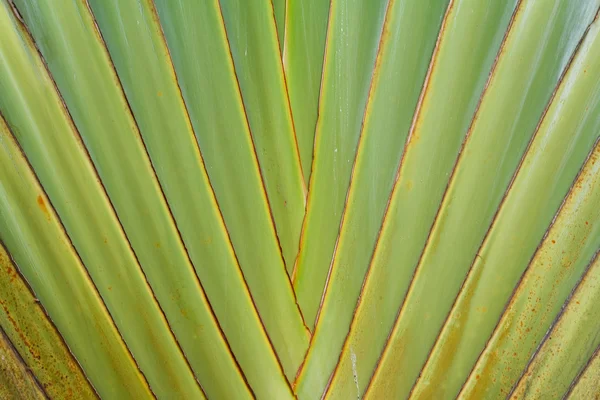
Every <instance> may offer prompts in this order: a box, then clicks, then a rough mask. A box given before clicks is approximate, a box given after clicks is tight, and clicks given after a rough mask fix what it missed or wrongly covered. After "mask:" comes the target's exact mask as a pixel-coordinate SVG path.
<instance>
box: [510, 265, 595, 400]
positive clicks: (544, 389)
mask: <svg viewBox="0 0 600 400" xmlns="http://www.w3.org/2000/svg"><path fill="white" fill-rule="evenodd" d="M599 286H600V258H598V256H597V254H596V261H594V262H593V264H592V265H591V266H590V267H589V270H588V271H586V272H585V274H584V276H583V279H582V281H581V283H579V284H578V286H577V289H576V290H575V292H574V294H573V295H572V297H570V298H569V300H568V304H567V306H566V308H565V309H564V310H563V311H561V314H560V316H559V319H558V321H557V322H555V323H554V324H553V327H552V330H551V331H550V332H548V333H546V335H545V336H544V341H543V343H542V345H541V347H540V349H539V350H536V353H535V356H534V358H533V360H532V361H530V363H529V365H528V367H527V370H526V371H525V373H524V374H523V376H522V377H521V378H520V380H519V383H518V385H517V386H516V387H515V389H514V391H513V393H512V395H511V396H510V397H511V399H554V398H563V397H564V395H565V394H566V392H567V390H568V389H569V385H570V384H571V382H573V380H574V379H575V378H576V377H577V376H578V375H579V374H580V373H581V372H582V371H581V370H582V368H583V367H584V366H585V365H586V362H587V360H589V359H590V357H592V356H593V354H594V351H595V350H596V348H597V347H598V345H600V334H599V333H600V308H599V307H598V302H599V300H600V298H599V297H600V290H598V289H599Z"/></svg>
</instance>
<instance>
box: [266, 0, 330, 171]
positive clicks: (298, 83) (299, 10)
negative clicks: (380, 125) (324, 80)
mask: <svg viewBox="0 0 600 400" xmlns="http://www.w3.org/2000/svg"><path fill="white" fill-rule="evenodd" d="M273 1H278V0H273ZM279 1H281V0H279ZM329 4H330V0H287V5H286V7H287V8H286V22H285V31H286V32H285V45H284V48H283V64H284V67H285V75H286V79H287V87H288V93H289V97H290V104H291V106H292V113H293V115H294V126H295V128H296V140H297V141H298V149H299V152H300V160H301V162H302V171H303V173H304V180H305V181H306V182H308V180H309V177H310V172H311V165H312V162H313V144H314V138H315V128H316V125H317V109H318V105H319V89H320V87H321V74H322V72H323V56H324V54H325V36H326V33H327V19H328V16H329Z"/></svg>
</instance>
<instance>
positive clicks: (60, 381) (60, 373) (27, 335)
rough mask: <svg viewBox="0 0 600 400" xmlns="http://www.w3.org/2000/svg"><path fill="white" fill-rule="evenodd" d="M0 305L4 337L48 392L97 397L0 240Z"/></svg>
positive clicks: (59, 395) (68, 396) (60, 395)
mask: <svg viewBox="0 0 600 400" xmlns="http://www.w3.org/2000/svg"><path fill="white" fill-rule="evenodd" d="M2 140H4V138H3V139H2ZM0 307H1V309H0V326H1V328H0V329H2V330H3V331H4V333H5V334H6V336H7V337H6V340H8V341H10V342H11V343H12V344H14V346H15V350H16V351H17V352H18V354H19V356H20V357H21V358H22V360H23V362H24V363H25V364H26V366H27V368H29V369H30V370H31V372H32V373H33V374H35V377H36V379H37V381H38V382H39V385H40V387H41V388H42V390H43V391H44V392H45V393H46V394H47V396H49V397H51V398H61V399H75V398H77V399H82V400H88V399H96V398H97V395H96V392H95V391H94V389H93V388H92V386H91V385H90V383H89V382H88V380H87V378H86V376H85V375H84V373H83V371H82V370H81V367H80V366H79V364H78V363H77V361H76V360H75V358H74V357H73V355H72V354H71V352H70V350H69V348H68V347H67V345H66V343H65V342H64V341H63V338H62V337H61V336H60V333H59V332H58V331H57V329H56V327H55V326H54V325H53V324H52V321H51V320H50V319H49V318H48V316H47V314H46V312H45V310H44V309H43V308H42V306H41V305H40V303H39V300H38V299H37V298H36V297H35V295H34V293H33V292H32V291H31V288H30V287H29V286H28V284H27V282H26V281H25V280H24V278H23V276H22V275H21V274H20V273H19V270H18V269H17V267H16V266H15V265H14V263H13V262H12V260H11V259H10V255H9V254H8V253H7V252H6V249H5V248H4V246H2V244H0ZM7 397H8V396H2V397H0V398H7Z"/></svg>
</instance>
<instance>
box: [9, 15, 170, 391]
mask: <svg viewBox="0 0 600 400" xmlns="http://www.w3.org/2000/svg"><path fill="white" fill-rule="evenodd" d="M5 4H6V3H2V7H0V21H2V23H1V24H0V26H1V27H3V28H4V27H10V25H8V24H7V21H6V19H5V17H6V16H7V15H6V8H5V7H4V6H5ZM6 33H7V30H6V29H3V30H2V37H3V38H7V37H8V36H7V35H6ZM2 43H6V42H5V41H3V42H2ZM0 54H2V59H3V60H6V58H5V53H4V52H0ZM12 59H13V60H16V59H17V57H16V55H15V54H13V57H12ZM0 65H6V63H2V64H0ZM2 76H4V74H2ZM42 77H43V76H42ZM33 79H38V78H33ZM0 85H2V87H3V88H6V86H4V82H1V83H0ZM38 94H40V95H41V94H43V91H40V92H38ZM48 104H52V103H50V102H49V103H48ZM3 111H5V108H4V107H3ZM50 115H53V116H60V115H61V114H60V113H56V114H50ZM30 117H31V120H30V121H31V122H32V123H35V122H36V120H35V118H34V116H30ZM51 126H52V125H51V124H48V125H46V129H47V130H46V132H50V133H51V132H52V131H51V130H49V129H48V128H50V127H51ZM31 132H35V130H32V131H31ZM0 138H1V140H0V167H1V168H0V182H1V184H0V226H2V236H0V240H1V241H2V242H3V243H4V245H5V246H6V248H7V250H8V251H9V252H10V254H11V256H12V258H13V260H14V262H15V264H16V265H17V266H18V267H19V271H20V272H21V273H22V274H23V276H24V278H25V279H26V280H27V282H28V283H29V284H30V285H31V288H32V290H33V291H34V293H35V294H36V297H37V298H38V299H39V300H40V302H41V303H42V304H43V305H44V308H45V310H46V311H47V312H48V315H49V316H50V318H51V319H52V321H53V322H54V324H55V325H56V327H57V328H58V330H59V331H60V333H61V335H62V337H63V338H64V339H65V342H66V343H67V344H68V346H69V349H70V350H71V351H72V353H73V355H74V356H75V357H76V358H77V360H78V362H79V364H80V365H81V366H82V368H83V370H84V371H85V373H86V376H87V377H88V378H89V380H90V382H91V383H92V384H93V385H94V387H95V388H96V390H97V391H98V394H99V395H100V396H102V397H106V398H135V399H149V398H152V397H153V395H152V392H151V391H150V388H149V387H148V384H147V382H146V379H145V377H144V375H142V373H141V372H140V370H139V369H138V367H137V365H136V362H135V360H134V359H133V357H132V356H131V353H130V352H129V350H128V348H127V346H126V345H125V342H124V341H123V338H122V337H121V334H120V332H119V331H117V328H116V327H115V323H114V322H113V320H112V318H111V317H112V315H110V314H109V312H108V310H107V308H106V306H105V305H104V302H103V299H102V298H101V297H100V295H99V294H98V291H97V290H96V287H95V286H94V283H93V282H92V280H91V279H90V277H89V275H88V273H87V271H86V269H85V267H84V265H83V264H82V263H81V260H80V258H79V255H78V254H77V253H76V252H75V249H74V248H73V246H72V244H71V242H70V240H69V237H68V236H67V235H66V234H65V231H64V228H63V225H62V224H61V222H60V221H59V220H58V218H57V214H56V213H55V211H54V208H53V207H52V205H51V204H50V202H49V199H48V197H47V195H46V194H45V193H44V191H43V190H42V188H41V187H40V185H39V183H38V181H37V179H36V177H35V176H34V175H33V173H32V171H31V169H30V167H29V165H28V163H27V161H26V160H25V159H24V158H23V155H22V153H21V150H20V148H19V146H18V144H17V143H16V142H15V140H14V139H13V137H12V135H11V134H10V133H9V131H8V127H7V126H6V124H5V123H4V120H2V119H0ZM48 151H49V152H50V151H51V149H48ZM138 329H139V328H138ZM134 333H135V331H134ZM173 383H174V382H173Z"/></svg>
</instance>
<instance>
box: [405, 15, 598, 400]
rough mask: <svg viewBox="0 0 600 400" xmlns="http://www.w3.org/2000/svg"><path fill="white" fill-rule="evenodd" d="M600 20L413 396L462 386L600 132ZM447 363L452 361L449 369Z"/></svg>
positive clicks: (556, 98) (524, 163)
mask: <svg viewBox="0 0 600 400" xmlns="http://www.w3.org/2000/svg"><path fill="white" fill-rule="evenodd" d="M596 25H597V23H596V24H594V25H593V27H592V30H591V31H590V32H588V34H587V36H586V38H585V41H584V42H583V43H582V45H581V48H580V49H579V50H578V52H577V55H576V57H575V59H574V60H573V61H572V63H571V66H570V69H569V71H568V72H567V73H566V76H565V77H564V78H563V80H562V82H561V84H560V86H559V88H558V90H557V92H556V94H555V95H554V98H553V100H552V102H551V104H550V106H549V108H548V110H547V112H546V114H545V116H544V119H543V121H542V123H541V124H540V126H539V127H538V128H537V130H538V132H537V133H536V135H535V139H534V141H533V143H532V144H531V147H530V149H529V150H528V152H527V155H526V156H525V158H524V160H523V161H522V165H521V166H520V168H519V173H518V174H517V176H516V177H515V179H514V182H513V183H512V184H511V188H510V190H509V192H508V194H507V196H506V198H505V200H504V201H503V204H502V206H501V208H500V210H499V211H498V214H497V216H496V217H495V220H494V222H493V224H492V226H491V228H490V229H489V232H488V233H487V234H486V238H485V239H484V241H483V244H482V245H481V247H480V248H479V249H478V250H477V256H475V257H474V261H473V266H472V267H471V270H470V271H469V274H468V276H467V279H466V281H465V283H464V284H463V287H462V288H461V290H460V294H459V296H458V298H457V299H456V300H455V304H454V306H453V309H452V311H451V312H450V315H449V316H448V318H447V321H446V322H445V326H444V328H443V330H442V332H441V333H440V334H439V337H438V339H437V343H436V345H435V346H434V349H433V350H432V353H431V356H430V357H429V362H428V365H427V366H426V367H425V368H424V370H423V372H422V373H421V378H420V382H419V383H418V384H417V386H416V388H415V390H414V391H413V395H414V396H415V397H417V396H418V394H419V393H422V394H423V396H425V397H426V396H427V395H428V393H430V392H429V390H435V391H436V393H440V394H441V393H446V390H448V391H449V392H450V393H456V392H457V391H458V390H459V389H460V385H461V384H462V383H463V382H464V380H465V379H466V376H467V374H468V372H469V371H470V369H471V367H472V364H473V362H474V361H475V360H476V358H477V356H478V355H479V353H480V352H481V350H482V349H483V346H484V345H485V342H486V340H487V338H488V337H489V335H490V334H491V333H492V330H493V329H494V326H495V325H496V323H497V321H498V319H499V318H500V316H501V315H502V313H503V310H504V305H505V304H506V302H507V301H508V299H509V297H510V295H511V293H512V290H513V288H514V287H515V285H516V284H517V282H518V279H519V277H520V276H521V274H522V272H523V270H524V268H525V267H526V266H527V263H528V261H529V260H530V258H531V257H532V256H533V253H534V252H535V249H536V247H537V246H538V244H539V241H540V240H541V238H542V236H543V235H544V232H545V231H546V229H547V226H548V224H549V223H550V222H551V220H552V218H553V215H554V214H555V212H556V210H557V209H558V207H559V206H560V203H561V202H562V199H563V197H564V195H565V193H566V191H567V188H568V187H569V186H570V185H571V184H572V182H573V179H574V178H575V176H576V174H577V171H578V170H579V168H580V165H581V164H582V163H583V160H584V159H585V157H586V155H587V153H588V151H589V150H588V149H589V148H590V146H591V145H592V144H593V142H594V141H595V140H597V138H598V130H597V128H596V127H597V124H598V120H597V116H596V115H597V114H595V111H594V112H590V109H592V110H594V109H595V110H598V104H599V103H598V86H597V85H596V86H595V84H591V81H590V80H589V79H590V78H589V77H588V75H587V73H586V74H583V73H582V72H583V71H584V70H587V69H588V68H590V69H595V68H596V67H597V65H596V64H595V63H596V61H595V58H596V57H597V51H595V47H594V46H593V44H594V43H595V41H596V40H597V39H596V36H595V35H596V34H595V30H596V29H597V27H596ZM590 72H592V71H591V70H590ZM592 79H593V78H592ZM567 116H568V117H567ZM565 132H569V133H570V134H565ZM533 221H537V222H536V223H533ZM498 271H502V272H501V273H499V272H498ZM467 316H468V318H467ZM448 365H453V366H455V368H453V369H452V370H451V371H450V372H449V371H448V370H447V366H448ZM440 376H444V384H443V385H431V383H432V382H434V381H435V379H437V378H439V377H440Z"/></svg>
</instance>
